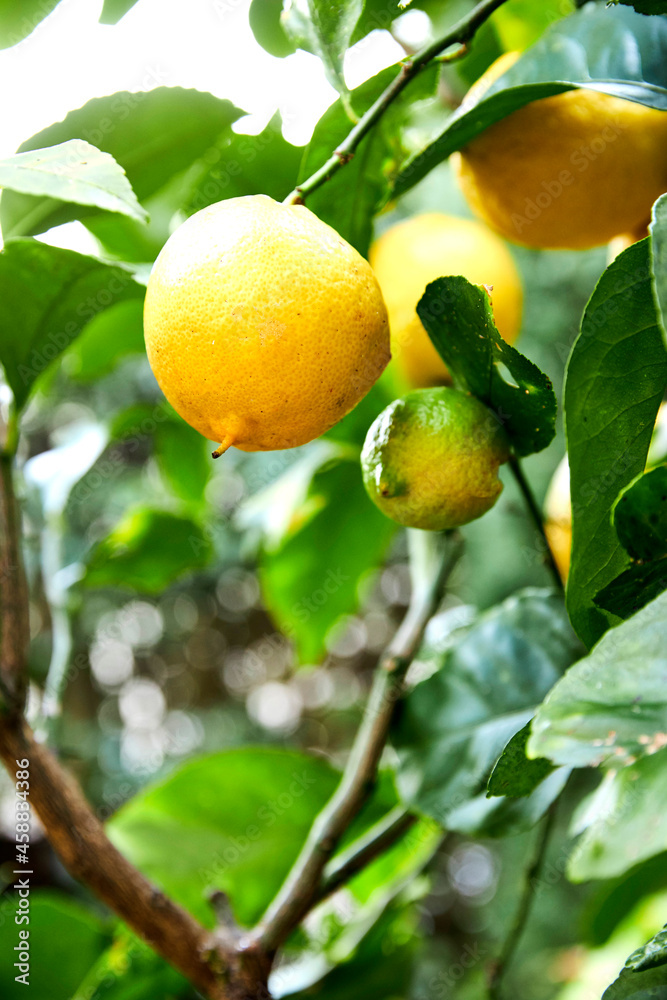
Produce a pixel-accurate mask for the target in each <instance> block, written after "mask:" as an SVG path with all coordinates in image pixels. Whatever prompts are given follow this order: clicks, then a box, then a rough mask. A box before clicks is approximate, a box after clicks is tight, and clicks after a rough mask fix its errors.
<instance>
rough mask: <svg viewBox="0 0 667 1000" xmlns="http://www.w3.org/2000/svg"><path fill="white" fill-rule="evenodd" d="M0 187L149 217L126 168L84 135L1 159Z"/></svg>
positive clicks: (135, 215)
mask: <svg viewBox="0 0 667 1000" xmlns="http://www.w3.org/2000/svg"><path fill="white" fill-rule="evenodd" d="M0 187H2V188H3V189H9V190H11V191H21V192H22V193H23V194H30V195H41V196H43V197H45V198H52V199H56V200H58V199H59V200H60V201H68V202H70V201H71V202H75V203H76V204H77V205H94V206H95V207H96V208H102V209H106V210H107V211H109V212H120V213H121V214H122V215H129V216H132V217H133V218H135V219H139V220H140V221H142V222H144V221H145V220H146V217H147V216H146V212H145V211H144V209H143V208H142V207H141V205H140V204H139V202H138V201H137V197H136V195H135V193H134V191H133V190H132V188H131V187H130V183H129V181H128V179H127V177H126V176H125V171H124V170H123V168H122V167H121V166H120V165H119V164H118V163H116V161H115V160H114V158H113V156H109V154H108V153H103V152H102V151H101V150H99V149H97V147H96V146H91V144H90V143H89V142H84V141H83V139H69V140H68V141H67V142H61V143H59V144H58V145H57V146H47V147H46V148H45V149H35V150H31V151H30V152H27V153H17V155H16V156H10V157H8V158H7V159H5V160H0Z"/></svg>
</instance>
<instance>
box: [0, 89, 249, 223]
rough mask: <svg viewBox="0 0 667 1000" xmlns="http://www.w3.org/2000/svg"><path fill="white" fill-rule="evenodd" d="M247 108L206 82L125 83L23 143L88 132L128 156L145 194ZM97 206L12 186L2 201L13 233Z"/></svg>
mask: <svg viewBox="0 0 667 1000" xmlns="http://www.w3.org/2000/svg"><path fill="white" fill-rule="evenodd" d="M151 82H153V83H157V82H159V81H158V80H153V81H151ZM241 114H242V112H241V111H239V109H238V108H235V107H234V105H233V104H230V102H229V101H222V100H219V99H218V98H217V97H214V96H213V95H212V94H206V93H203V92H201V91H198V90H183V89H182V88H180V87H157V88H156V89H154V90H144V91H140V92H139V93H135V94H132V93H129V92H127V91H121V92H120V93H117V94H112V95H110V96H109V97H96V98H94V99H93V100H92V101H88V103H87V104H84V106H83V107H82V108H79V109H78V110H76V111H70V113H69V114H68V115H67V117H66V118H65V119H64V120H63V121H62V122H58V123H57V124H55V125H50V126H49V127H48V128H45V129H43V130H42V131H41V132H38V133H37V134H36V135H34V136H33V137H32V138H31V139H28V140H27V142H24V143H22V145H21V146H20V147H19V152H20V153H22V152H25V151H27V150H34V149H41V148H42V147H44V146H53V145H55V144H57V143H61V142H65V141H67V140H68V139H85V140H86V141H87V142H90V143H92V144H93V145H94V146H97V147H98V148H99V149H102V150H104V151H105V152H107V153H110V154H111V155H112V156H113V158H114V159H115V160H117V161H118V163H120V165H121V167H123V169H124V170H125V173H126V174H127V179H128V180H129V182H130V184H131V185H132V187H133V189H134V192H135V194H136V196H137V197H138V198H139V200H140V201H144V200H145V199H146V198H148V197H149V196H150V195H152V194H154V193H155V192H156V191H158V190H159V189H160V188H161V187H163V186H164V185H165V184H166V183H167V181H169V180H170V179H171V178H172V177H174V175H176V174H178V173H180V172H181V171H182V170H185V168H186V167H189V166H190V165H191V164H192V163H193V161H194V160H196V159H198V158H199V157H201V156H203V154H204V153H205V152H206V151H207V150H208V149H209V148H210V147H211V146H213V145H214V144H215V143H216V142H217V140H218V139H219V137H220V135H221V134H222V133H225V132H227V131H228V130H229V127H230V126H231V124H232V122H234V121H236V119H237V118H238V117H239V116H240V115H241ZM92 213H93V209H91V208H83V207H82V208H76V207H75V206H74V205H65V204H62V203H61V202H54V201H53V200H52V199H47V198H35V197H31V196H29V195H23V194H16V193H15V192H12V191H9V192H5V193H4V194H3V196H2V200H1V201H0V221H1V223H2V231H3V233H4V235H5V239H6V238H7V237H9V236H27V235H34V234H35V233H41V232H44V230H46V229H49V228H50V227H51V226H57V225H60V224H61V223H63V222H69V221H71V220H72V219H80V218H85V217H87V216H89V215H90V214H92Z"/></svg>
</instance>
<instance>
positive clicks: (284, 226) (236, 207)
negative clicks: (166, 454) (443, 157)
mask: <svg viewBox="0 0 667 1000" xmlns="http://www.w3.org/2000/svg"><path fill="white" fill-rule="evenodd" d="M144 330H145V337H146V349H147V352H148V358H149V361H150V364H151V367H152V369H153V372H154V374H155V377H156V378H157V381H158V383H159V384H160V387H161V389H162V391H163V392H164V394H165V396H166V397H167V399H168V400H169V402H170V403H171V404H172V406H173V407H174V409H175V410H176V411H177V412H178V413H179V414H180V415H181V416H182V417H183V418H184V420H186V421H187V422H188V423H189V424H191V425H192V426H193V427H194V428H196V430H198V431H200V433H201V434H203V435H204V436H205V437H207V438H210V439H211V440H214V441H219V442H220V443H221V444H220V448H218V449H217V451H216V453H215V454H222V452H223V451H224V450H225V449H226V448H228V447H230V445H234V446H235V447H236V448H240V449H241V450H242V451H269V450H272V449H278V448H294V447H296V446H297V445H301V444H304V443H305V442H307V441H311V440H312V439H313V438H316V437H318V436H319V435H320V434H323V433H324V432H325V431H327V430H328V429H329V428H330V427H332V426H333V425H334V424H335V423H337V421H339V420H340V419H341V418H342V417H344V416H345V414H346V413H348V412H349V411H350V410H351V409H352V408H353V407H354V406H355V405H356V404H357V403H358V402H359V400H360V399H361V398H362V397H363V396H364V395H365V394H366V393H367V392H368V390H369V389H370V387H371V386H372V385H373V383H374V382H375V381H376V379H377V378H378V377H379V375H380V374H381V372H382V370H383V369H384V367H385V365H386V364H387V362H388V361H389V358H390V353H389V327H388V322H387V313H386V309H385V305H384V302H383V300H382V293H381V292H380V288H379V286H378V283H377V281H376V279H375V276H374V274H373V272H372V270H371V268H370V266H369V264H368V263H367V261H365V260H364V259H363V257H361V256H360V254H358V253H357V251H356V250H355V249H354V248H353V247H351V246H350V245H349V244H348V243H346V242H345V240H343V239H342V238H341V237H340V236H339V235H338V233H336V232H335V231H334V230H333V229H331V228H330V227H329V226H327V225H325V223H323V222H321V221H320V220H319V219H318V218H317V216H316V215H314V214H313V213H312V212H310V211H309V210H308V209H307V208H305V207H304V206H303V205H281V204H278V203H277V202H275V201H273V200H272V199H271V198H268V197H266V196H265V195H252V196H247V197H241V198H230V199H229V200H228V201H222V202H219V203H218V204H216V205H211V206H210V207H209V208H205V209H203V210H202V211H201V212H197V214H196V215H193V216H192V217H191V218H190V219H188V220H187V222H185V223H183V225H182V226H180V228H179V229H177V230H176V232H175V233H174V234H173V235H172V236H171V237H170V239H169V240H168V241H167V243H166V244H165V246H164V247H163V249H162V252H161V253H160V255H159V257H158V258H157V260H156V262H155V266H154V268H153V271H152V273H151V277H150V281H149V283H148V289H147V292H146V305H145V312H144Z"/></svg>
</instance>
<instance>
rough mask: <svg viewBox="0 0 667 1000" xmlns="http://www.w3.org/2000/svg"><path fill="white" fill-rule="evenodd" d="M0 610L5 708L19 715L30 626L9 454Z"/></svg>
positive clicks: (3, 456) (7, 454)
mask: <svg viewBox="0 0 667 1000" xmlns="http://www.w3.org/2000/svg"><path fill="white" fill-rule="evenodd" d="M0 608H2V627H1V629H0V665H1V666H0V673H1V674H2V681H3V690H4V691H5V692H6V693H8V694H9V699H10V702H9V704H7V705H6V709H7V710H8V711H11V712H13V713H17V712H18V713H20V712H21V711H22V710H23V705H24V702H25V695H26V690H27V686H28V643H29V641H30V624H29V616H28V608H29V605H28V593H27V585H26V579H25V570H24V567H23V555H22V552H21V514H20V511H19V506H18V502H17V499H16V492H15V489H14V455H13V454H12V452H11V451H4V452H2V453H0Z"/></svg>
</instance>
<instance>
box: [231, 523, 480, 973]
mask: <svg viewBox="0 0 667 1000" xmlns="http://www.w3.org/2000/svg"><path fill="white" fill-rule="evenodd" d="M428 534H430V533H427V532H420V531H418V532H413V533H412V538H413V539H414V540H415V547H416V545H417V544H419V545H422V544H423V541H422V540H424V539H425V538H426V536H427V535H428ZM432 537H435V538H437V539H438V541H440V537H439V536H432ZM460 553H461V542H460V539H459V538H458V536H456V535H452V533H451V532H450V533H446V534H445V535H444V536H442V552H441V553H440V557H439V559H438V560H437V562H436V565H435V566H430V567H429V568H428V570H427V572H429V575H428V577H427V578H426V580H424V574H422V573H420V576H419V577H417V575H416V574H415V581H414V584H413V587H414V589H413V597H412V600H411V602H410V606H409V608H408V611H407V614H406V616H405V618H404V619H403V622H402V624H401V626H400V628H399V629H398V631H397V633H396V635H395V636H394V639H393V641H392V642H391V643H390V644H389V646H388V648H387V650H386V651H385V653H384V654H383V655H382V656H381V657H380V661H379V663H378V666H377V668H376V670H375V676H374V679H373V684H372V687H371V692H370V696H369V699H368V703H367V706H366V711H365V713H364V718H363V721H362V723H361V726H360V728H359V731H358V732H357V736H356V738H355V740H354V743H353V745H352V750H351V752H350V756H349V758H348V762H347V766H346V767H345V770H344V772H343V776H342V778H341V781H340V784H339V785H338V788H337V789H336V791H335V793H334V795H333V797H332V798H331V799H330V800H329V802H328V803H327V805H326V806H325V807H324V809H323V810H322V812H321V813H320V814H319V816H317V818H316V819H315V822H314V823H313V826H312V828H311V830H310V833H309V835H308V838H307V840H306V843H305V844H304V847H303V848H302V850H301V853H300V854H299V857H298V858H297V860H296V862H295V863H294V866H293V867H292V870H291V871H290V873H289V874H288V876H287V878H286V880H285V882H284V883H283V885H282V887H281V889H280V890H279V892H278V894H277V896H276V897H275V899H274V900H273V902H272V903H271V905H270V906H269V908H268V910H267V911H266V913H265V914H264V917H263V918H262V920H261V921H260V923H259V924H258V925H257V927H256V928H255V929H254V931H252V932H251V934H250V941H251V942H253V943H255V944H256V945H259V947H260V948H261V950H262V951H264V952H266V953H268V954H269V955H272V954H274V953H275V951H276V949H277V948H279V947H280V945H281V944H282V943H283V942H284V941H285V939H286V938H287V936H288V935H289V934H290V932H291V931H292V930H293V929H294V928H295V927H296V926H297V925H298V924H299V923H300V921H301V920H302V919H303V917H305V916H306V914H307V913H308V912H309V911H310V910H311V909H312V907H313V906H314V905H315V904H316V903H317V902H318V901H319V899H320V898H321V893H322V880H323V875H324V872H325V868H326V866H327V862H328V861H329V859H330V858H331V857H332V855H333V853H334V851H335V850H336V847H337V845H338V843H339V841H340V838H341V836H342V835H343V833H344V832H345V830H346V829H347V828H348V826H349V825H350V823H351V822H352V820H353V819H354V817H355V816H356V815H357V813H358V812H359V810H360V809H361V807H362V805H363V804H364V802H365V801H366V799H367V797H368V795H369V794H370V792H371V790H372V788H373V786H374V784H375V780H376V777H377V771H378V766H379V763H380V757H381V756H382V751H383V749H384V747H385V744H386V742H387V737H388V735H389V725H390V723H391V719H392V716H393V713H394V707H395V705H396V702H397V700H398V699H399V697H400V696H401V694H402V691H403V682H404V680H405V675H406V673H407V670H408V667H409V666H410V663H411V662H412V659H413V657H414V655H415V653H416V652H417V650H418V648H419V646H420V644H421V641H422V637H423V635H424V629H425V628H426V625H427V623H428V621H429V619H430V618H431V616H432V615H433V613H434V612H435V610H436V608H437V606H438V604H439V603H440V600H441V598H442V594H443V591H444V587H445V584H446V581H447V579H448V577H449V574H450V573H451V571H452V569H453V568H454V566H455V565H456V563H457V561H458V558H459V555H460ZM415 561H416V560H415V559H414V558H413V566H414V562H415ZM325 885H326V882H325Z"/></svg>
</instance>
